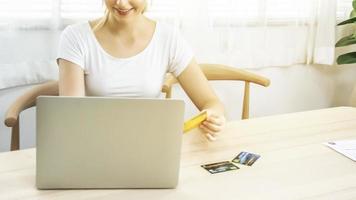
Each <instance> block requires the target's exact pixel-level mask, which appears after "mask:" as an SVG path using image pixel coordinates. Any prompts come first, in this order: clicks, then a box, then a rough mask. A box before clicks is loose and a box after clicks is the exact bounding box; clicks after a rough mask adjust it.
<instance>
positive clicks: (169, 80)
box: [162, 73, 178, 94]
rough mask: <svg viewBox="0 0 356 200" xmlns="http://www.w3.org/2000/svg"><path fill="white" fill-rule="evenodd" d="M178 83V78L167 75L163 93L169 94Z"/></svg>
mask: <svg viewBox="0 0 356 200" xmlns="http://www.w3.org/2000/svg"><path fill="white" fill-rule="evenodd" d="M175 83H178V80H177V79H176V77H174V76H173V74H171V73H167V74H166V77H165V79H164V82H163V85H162V92H163V93H166V94H169V93H170V92H171V89H172V85H173V84H175Z"/></svg>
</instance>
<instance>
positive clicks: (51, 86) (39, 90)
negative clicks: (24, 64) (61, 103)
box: [5, 81, 58, 127]
mask: <svg viewBox="0 0 356 200" xmlns="http://www.w3.org/2000/svg"><path fill="white" fill-rule="evenodd" d="M40 95H49V96H58V81H49V82H45V83H42V84H39V85H36V86H34V87H33V88H31V89H30V90H28V91H26V93H24V94H23V95H21V96H20V97H18V98H17V99H16V100H15V102H14V103H12V104H11V105H10V107H9V108H8V109H7V112H6V114H5V125H6V126H7V127H14V126H15V125H16V123H17V119H18V117H19V114H20V113H21V112H22V111H23V110H26V109H27V108H30V107H32V106H35V105H36V99H37V97H38V96H40Z"/></svg>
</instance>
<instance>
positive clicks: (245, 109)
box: [162, 64, 270, 119]
mask: <svg viewBox="0 0 356 200" xmlns="http://www.w3.org/2000/svg"><path fill="white" fill-rule="evenodd" d="M199 65H200V67H201V68H202V70H203V72H204V74H205V76H206V78H207V79H208V80H235V81H244V82H245V90H244V98H243V103H242V116H241V118H242V119H248V118H249V104H250V83H255V84H258V85H261V86H264V87H268V86H269V84H270V80H269V79H268V78H265V77H263V76H260V75H257V74H254V73H251V72H247V71H245V70H242V69H237V68H235V67H230V66H226V65H219V64H199ZM175 83H178V81H177V79H176V78H175V77H174V76H173V75H172V74H167V76H166V80H165V83H164V85H163V88H162V92H164V93H166V98H171V96H172V85H173V84H175Z"/></svg>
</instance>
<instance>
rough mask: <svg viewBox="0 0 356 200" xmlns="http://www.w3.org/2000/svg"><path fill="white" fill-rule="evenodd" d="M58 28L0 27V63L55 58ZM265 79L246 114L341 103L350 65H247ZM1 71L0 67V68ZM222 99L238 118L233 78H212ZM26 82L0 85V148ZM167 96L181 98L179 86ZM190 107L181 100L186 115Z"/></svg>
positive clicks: (28, 124)
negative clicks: (8, 110) (2, 87)
mask: <svg viewBox="0 0 356 200" xmlns="http://www.w3.org/2000/svg"><path fill="white" fill-rule="evenodd" d="M57 39H58V33H56V32H49V31H33V32H22V33H21V32H20V33H18V32H17V33H14V32H4V31H0V44H1V45H0V63H16V62H22V61H28V60H48V59H54V58H55V52H56V48H57V47H56V44H57ZM250 71H252V72H255V73H258V74H261V75H264V76H266V77H268V78H270V79H271V85H270V86H269V87H268V88H263V87H261V86H252V87H251V99H250V105H251V109H250V116H251V117H261V116H266V115H274V114H280V113H290V112H297V111H304V110H312V109H319V108H326V107H331V106H341V105H347V104H348V99H349V97H350V95H351V91H352V88H353V85H355V84H356V79H355V77H356V67H354V66H343V67H330V66H321V65H313V66H305V65H295V66H289V67H269V68H263V69H256V70H250ZM0 73H1V71H0ZM212 84H213V86H214V88H215V89H216V92H217V93H218V94H219V96H220V97H221V99H222V101H223V102H224V103H225V105H226V108H227V112H228V119H239V118H240V115H241V106H242V105H241V101H242V90H243V84H237V83H235V82H219V83H212ZM28 88H29V87H20V88H12V89H7V90H0V120H1V124H0V151H7V150H9V144H10V129H9V128H7V127H5V126H4V125H3V123H2V122H3V115H4V112H5V109H6V107H7V106H8V105H9V104H10V103H11V102H12V101H13V100H14V99H15V98H16V97H17V96H18V95H19V94H21V93H22V92H23V91H25V90H26V89H28ZM173 92H174V93H173V97H176V98H184V99H187V98H186V96H185V94H184V93H183V92H182V90H181V89H180V88H179V87H176V88H175V90H174V91H173ZM34 111H35V110H34V109H29V110H27V111H25V112H24V113H23V115H22V116H21V121H20V126H21V130H20V131H21V147H22V148H28V147H33V146H34V145H35V120H34V117H35V113H34ZM195 112H196V109H195V108H194V106H193V105H192V104H191V103H190V101H189V100H187V114H186V117H189V116H191V115H193V114H194V113H195Z"/></svg>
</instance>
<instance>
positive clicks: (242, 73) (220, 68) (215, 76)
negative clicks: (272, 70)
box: [200, 64, 270, 87]
mask: <svg viewBox="0 0 356 200" xmlns="http://www.w3.org/2000/svg"><path fill="white" fill-rule="evenodd" d="M200 67H201V69H202V71H203V72H204V74H205V76H206V77H207V79H208V80H240V81H247V82H251V83H255V84H258V85H261V86H264V87H268V86H269V85H270V80H269V79H268V78H265V77H263V76H261V75H258V74H255V73H252V72H249V71H246V70H243V69H238V68H235V67H230V66H226V65H219V64H200Z"/></svg>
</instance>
